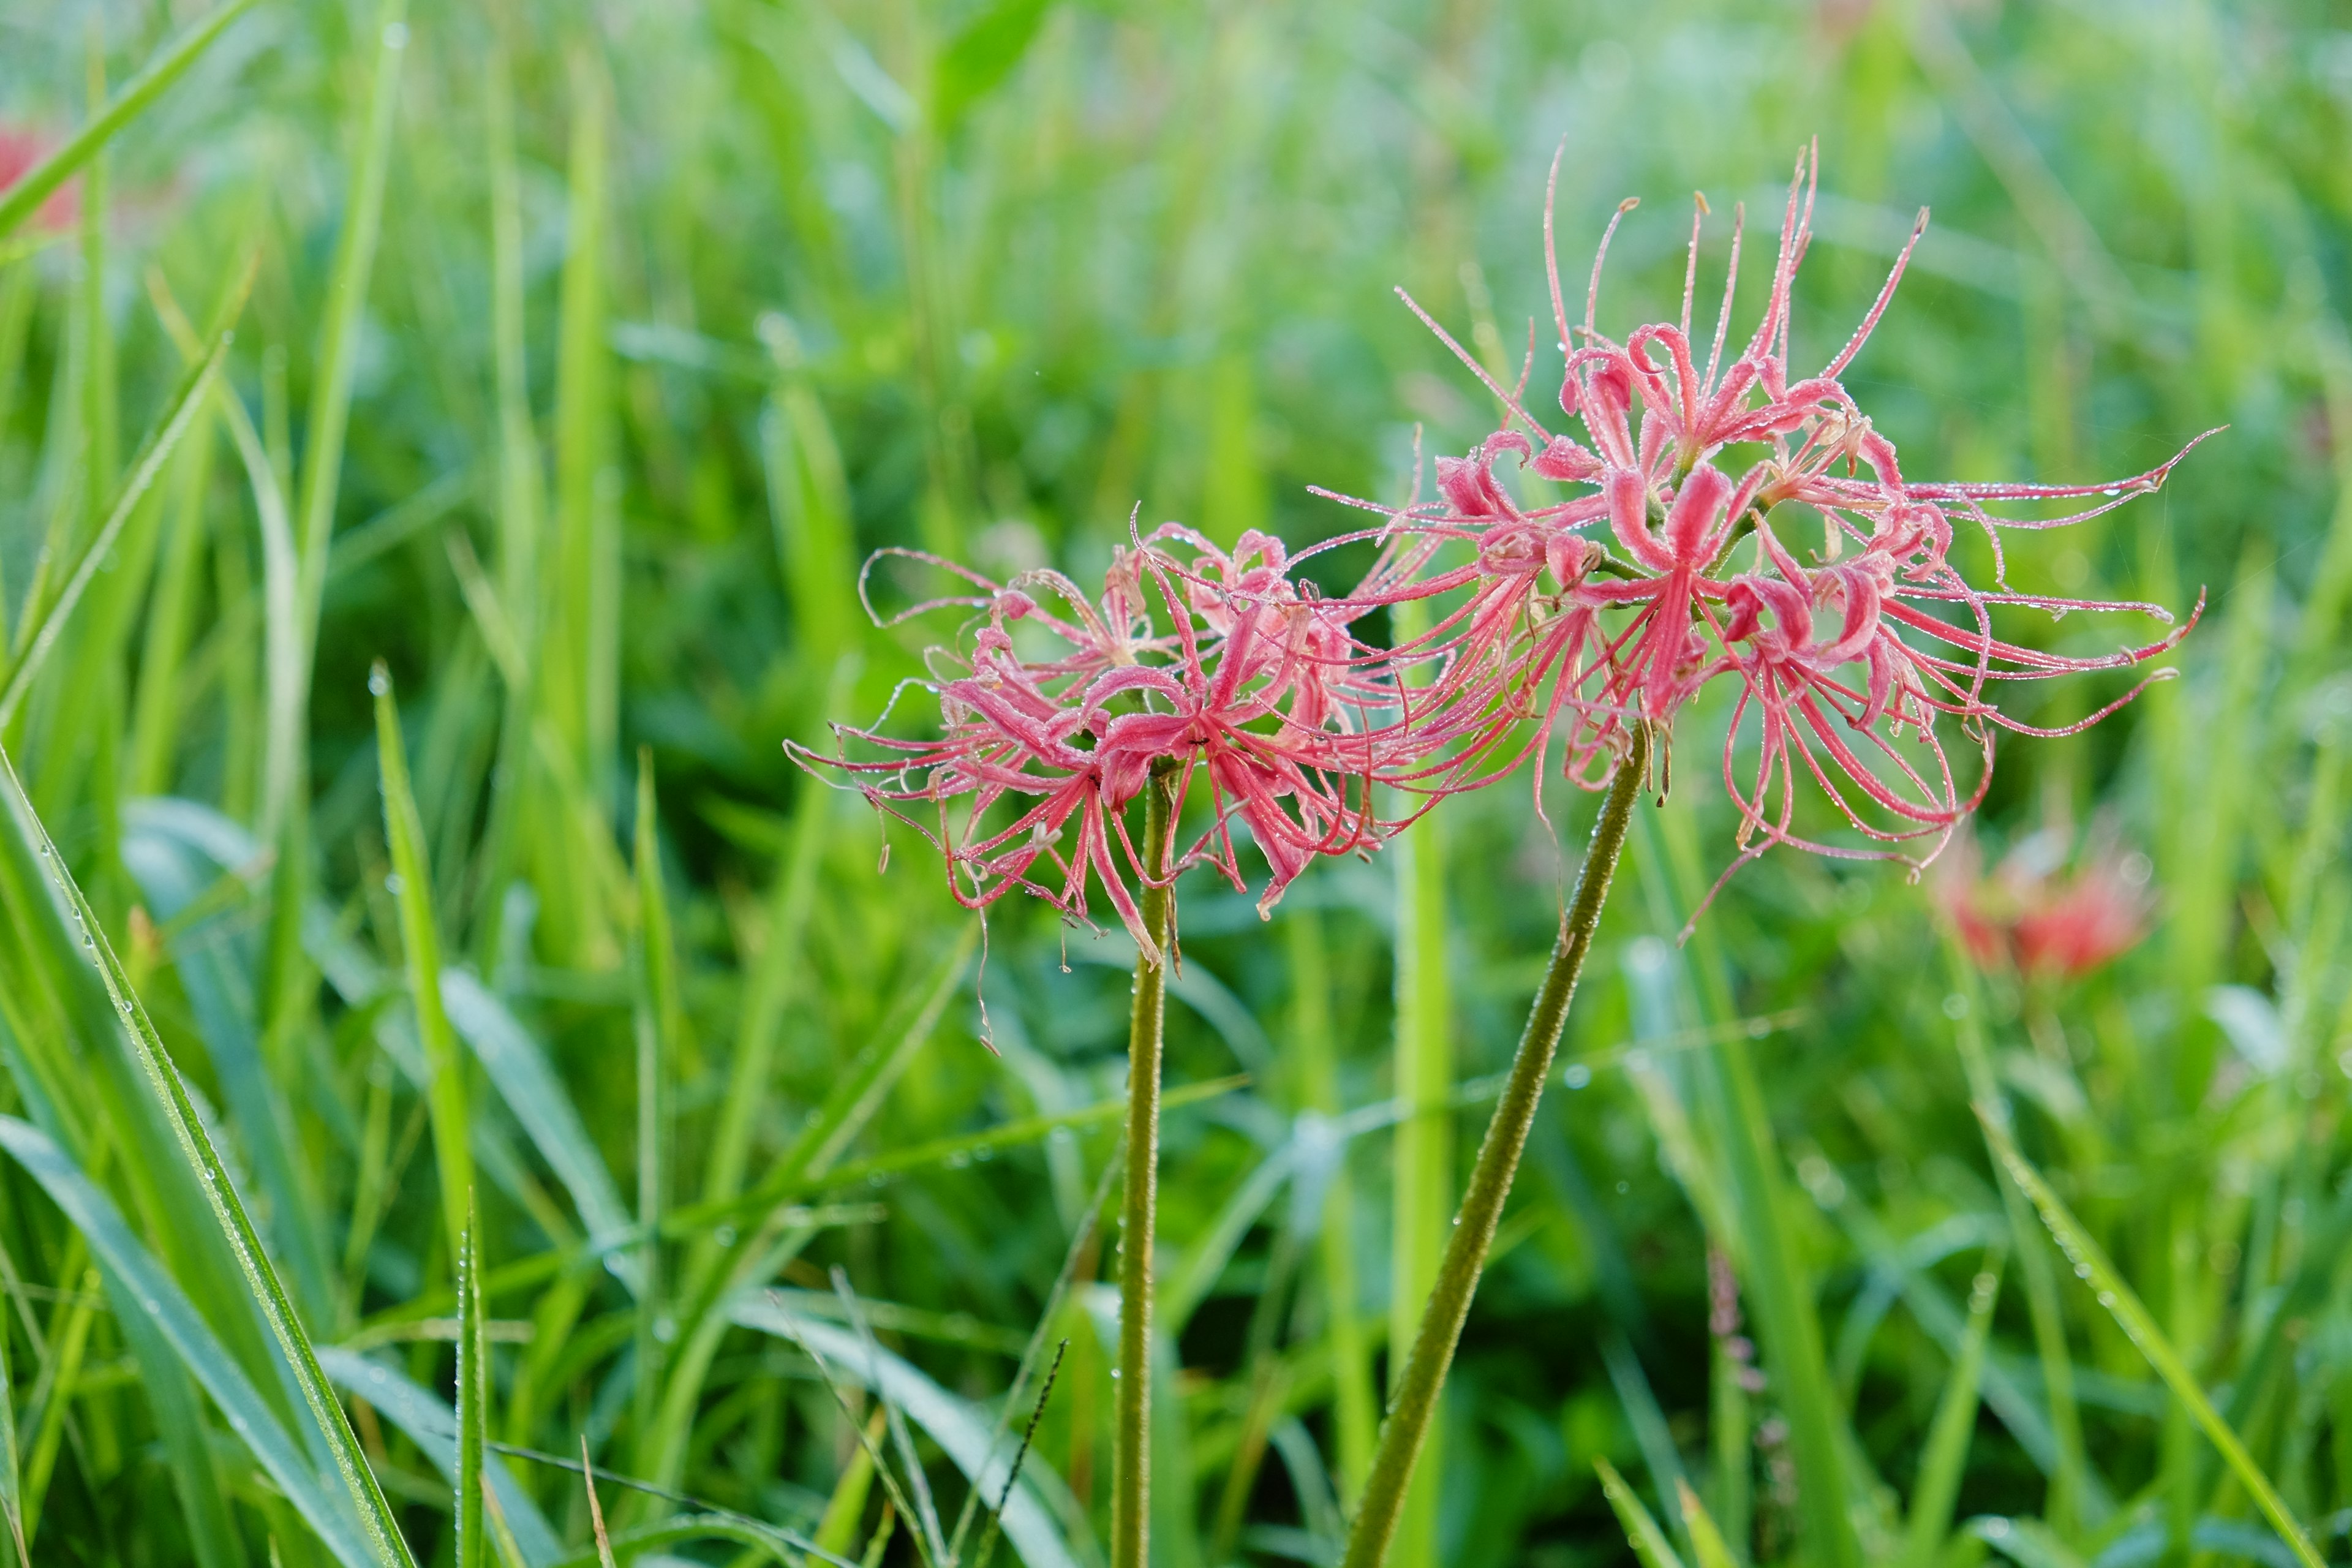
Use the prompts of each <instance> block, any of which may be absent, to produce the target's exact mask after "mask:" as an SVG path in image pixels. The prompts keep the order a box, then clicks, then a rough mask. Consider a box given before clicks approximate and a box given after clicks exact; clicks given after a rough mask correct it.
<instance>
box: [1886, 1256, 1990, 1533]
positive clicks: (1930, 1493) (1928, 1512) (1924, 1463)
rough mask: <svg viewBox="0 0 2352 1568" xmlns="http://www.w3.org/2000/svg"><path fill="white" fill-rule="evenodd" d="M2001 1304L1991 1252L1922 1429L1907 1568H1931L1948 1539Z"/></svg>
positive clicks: (1908, 1526) (1908, 1530) (1909, 1522)
mask: <svg viewBox="0 0 2352 1568" xmlns="http://www.w3.org/2000/svg"><path fill="white" fill-rule="evenodd" d="M1997 1300H2000V1254H1999V1253H1997V1252H1996V1253H1993V1254H1991V1255H1990V1256H1988V1257H1987V1258H1985V1260H1984V1267H1983V1268H1979V1270H1978V1271H1977V1277H1976V1282H1975V1288H1974V1289H1971V1290H1970V1291H1969V1325H1968V1327H1967V1329H1965V1330H1964V1331H1962V1333H1961V1337H1960V1350H1959V1353H1958V1355H1956V1356H1954V1357H1953V1358H1952V1371H1951V1375H1950V1376H1948V1378H1946V1379H1945V1382H1944V1392H1943V1394H1942V1395H1941V1396H1940V1397H1939V1398H1938V1399H1937V1402H1936V1414H1935V1416H1934V1418H1933V1419H1932V1420H1931V1421H1930V1422H1929V1423H1928V1425H1927V1446H1926V1447H1924V1448H1922V1449H1921V1450H1920V1454H1919V1480H1918V1484H1917V1485H1916V1486H1915V1487H1913V1488H1912V1490H1911V1513H1910V1518H1909V1519H1908V1520H1907V1521H1906V1524H1905V1527H1904V1532H1903V1561H1904V1563H1906V1564H1907V1565H1908V1568H1931V1565H1932V1564H1933V1563H1934V1562H1935V1560H1936V1553H1937V1552H1938V1551H1939V1550H1941V1549H1942V1547H1943V1544H1944V1538H1945V1537H1946V1536H1947V1535H1948V1534H1950V1533H1951V1529H1952V1504H1953V1501H1954V1500H1956V1499H1957V1498H1958V1496H1959V1495H1960V1475H1961V1472H1962V1470H1963V1469H1964V1468H1966V1466H1967V1464H1968V1461H1969V1439H1970V1438H1972V1437H1973V1436H1976V1425H1977V1407H1978V1405H1979V1400H1980V1397H1981V1388H1982V1384H1983V1380H1984V1363H1985V1342H1986V1340H1987V1339H1988V1337H1990V1333H1991V1331H1992V1309H1993V1303H1994V1302H1995V1301H1997Z"/></svg>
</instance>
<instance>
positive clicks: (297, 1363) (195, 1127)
mask: <svg viewBox="0 0 2352 1568" xmlns="http://www.w3.org/2000/svg"><path fill="white" fill-rule="evenodd" d="M0 834H5V835H6V836H7V837H9V838H10V839H12V840H14V847H15V848H16V850H17V851H18V852H19V853H21V852H23V851H24V850H26V849H29V850H30V851H31V852H32V854H33V856H34V857H36V858H37V859H38V860H39V862H40V864H41V866H42V868H43V869H44V872H45V874H46V875H47V879H48V883H49V888H50V892H51V896H52V897H53V898H55V899H56V900H57V901H58V903H59V904H60V905H61V906H63V907H64V908H65V909H66V910H68V912H69V913H70V914H71V916H72V918H73V920H74V921H76V922H77V923H78V924H79V926H80V927H81V929H82V931H83V934H84V936H85V937H86V938H87V939H88V942H89V953H90V956H91V962H93V963H95V965H96V966H97V968H98V971H99V977H100V980H101V981H102V982H103V984H104V986H105V989H106V992H107V994H108V996H109V998H110V1000H111V1002H112V1003H113V1005H114V1007H115V1010H116V1011H117V1012H118V1013H119V1014H121V1018H122V1035H123V1038H124V1040H125V1041H126V1043H127V1044H128V1045H129V1046H130V1047H131V1055H132V1056H133V1057H134V1058H136V1060H137V1062H138V1064H139V1066H140V1068H142V1071H143V1072H144V1074H145V1077H146V1079H147V1083H148V1085H149V1087H150V1088H151V1089H152V1091H153V1093H154V1095H155V1099H156V1101H157V1102H158V1105H159V1108H160V1109H161V1110H162V1111H163V1115H164V1118H165V1120H166V1121H167V1122H168V1123H169V1125H170V1128H171V1131H172V1133H173V1139H174V1142H176V1144H177V1146H178V1148H179V1152H180V1154H181V1157H182V1158H183V1159H184V1161H185V1162H186V1163H187V1166H188V1168H189V1170H190V1171H191V1172H192V1173H194V1176H195V1178H196V1179H197V1181H198V1183H199V1184H201V1185H202V1187H203V1190H204V1194H205V1200H206V1202H207V1204H208V1205H209V1206H210V1209H211V1211H212V1215H213V1219H214V1222H215V1224H216V1225H217V1226H218V1227H219V1229H220V1232H221V1234H222V1236H223V1237H224V1238H225V1239H226V1241H227V1243H228V1245H229V1247H230V1250H231V1251H232V1252H234V1254H235V1255H236V1262H237V1266H238V1268H239V1270H240V1272H241V1274H242V1275H243V1279H244V1283H245V1286H246V1289H247V1291H248V1292H249V1293H250V1295H251V1298H252V1300H253V1304H254V1306H255V1307H256V1308H257V1310H259V1312H260V1314H261V1316H262V1318H263V1320H264V1321H266V1322H267V1324H268V1329H269V1333H270V1336H271V1338H272V1339H273V1340H274V1341H275V1342H276V1344H277V1346H278V1354H279V1356H280V1358H281V1359H282V1361H283V1363H284V1367H285V1370H286V1372H287V1373H289V1375H290V1377H291V1378H292V1380H293V1382H294V1383H295V1384H296V1385H297V1386H298V1387H299V1390H300V1392H301V1394H302V1398H303V1401H304V1403H305V1404H306V1405H309V1406H310V1414H311V1417H312V1419H314V1420H315V1421H316V1422H317V1423H318V1426H319V1431H320V1436H322V1438H323V1439H324V1440H325V1442H326V1444H327V1446H328V1448H329V1451H330V1452H331V1455H332V1457H333V1458H334V1461H335V1466H336V1468H337V1470H338V1471H339V1472H340V1474H341V1480H342V1483H343V1486H344V1488H345V1489H347V1490H348V1491H349V1492H350V1494H351V1497H352V1502H353V1504H354V1505H355V1507H356V1508H357V1510H358V1513H359V1521H360V1524H361V1527H362V1530H363V1531H364V1532H365V1534H364V1539H365V1541H366V1543H367V1548H368V1555H369V1556H371V1557H372V1558H373V1560H374V1561H376V1562H379V1563H383V1564H385V1565H386V1568H415V1564H414V1563H413V1560H412V1559H411V1558H410V1556H409V1553H408V1546H407V1543H406V1542H404V1541H403V1540H402V1539H401V1536H400V1531H399V1527H398V1525H397V1523H396V1522H395V1521H394V1517H393V1513H392V1506H391V1504H390V1503H389V1502H388V1501H387V1500H385V1498H384V1494H383V1488H382V1487H381V1486H379V1485H378V1484H377V1482H376V1479H375V1476H374V1473H373V1471H372V1470H370V1469H369V1468H368V1467H367V1461H366V1459H365V1458H363V1457H362V1455H361V1453H360V1449H359V1441H358V1439H357V1438H356V1437H355V1436H353V1435H352V1428H351V1424H350V1422H349V1421H348V1420H346V1419H345V1417H344V1415H343V1412H342V1408H341V1405H337V1404H336V1402H335V1399H334V1394H333V1392H332V1390H331V1389H330V1388H329V1387H328V1385H327V1380H326V1374H325V1373H322V1372H320V1369H319V1363H318V1358H317V1357H316V1356H315V1355H314V1354H312V1352H311V1349H310V1334H309V1332H308V1331H306V1330H305V1329H304V1328H303V1326H302V1320H301V1317H300V1314H299V1313H298V1312H297V1311H296V1310H295V1308H294V1303H293V1301H292V1300H291V1299H290V1298H289V1296H288V1295H287V1293H286V1288H285V1286H284V1284H283V1283H282V1282H281V1281H280V1280H279V1279H278V1270H277V1268H275V1266H273V1265H272V1264H271V1262H270V1261H269V1256H268V1251H267V1250H266V1249H265V1248H264V1247H263V1246H262V1242H261V1237H260V1234H259V1232H257V1230H256V1229H255V1228H254V1225H253V1221H252V1219H251V1217H250V1216H249V1215H247V1213H246V1210H245V1204H244V1201H243V1199H241V1198H240V1197H239V1196H238V1195H237V1193H236V1188H235V1186H234V1185H232V1184H231V1183H230V1180H229V1174H228V1169H227V1167H226V1165H225V1164H224V1163H222V1161H221V1157H220V1152H219V1151H218V1150H217V1149H215V1147H214V1146H213V1142H212V1137H211V1135H210V1134H209V1133H208V1132H206V1131H205V1127H204V1124H203V1122H202V1121H200V1120H199V1119H198V1117H197V1114H196V1109H195V1104H194V1101H193V1100H191V1099H190V1098H189V1096H188V1091H187V1089H186V1087H185V1086H184V1085H183V1084H182V1083H181V1081H180V1076H179V1071H178V1069H177V1068H175V1067H174V1066H173V1063H172V1060H171V1058H170V1057H169V1056H168V1055H167V1054H166V1053H165V1051H164V1048H163V1038H162V1037H161V1036H159V1035H158V1034H157V1033H156V1032H155V1026H154V1024H153V1022H152V1020H151V1019H150V1018H149V1017H148V1016H147V1010H146V1009H145V1007H143V1006H142V1005H141V1004H140V1002H139V999H138V997H137V995H136V994H133V992H132V990H131V980H130V976H129V975H128V974H127V973H125V972H124V970H123V968H122V963H121V960H120V959H119V958H117V957H116V956H115V952H114V946H113V943H112V942H110V940H109V939H108V937H107V935H106V932H105V931H104V929H103V928H102V927H101V926H100V924H99V921H98V918H97V915H96V913H95V911H93V910H91V909H90V908H89V904H88V902H87V901H86V900H84V899H83V898H82V894H81V889H79V888H78V887H76V886H75V885H74V881H73V879H72V878H71V877H70V876H69V875H68V873H67V871H66V869H65V865H64V862H63V861H62V860H61V859H60V858H58V853H57V849H56V847H54V846H53V845H52V844H51V843H50V842H49V838H48V834H47V831H46V830H45V829H43V827H42V826H41V824H40V821H39V819H38V818H37V817H36V816H34V814H33V809H32V803H31V802H30V801H29V800H27V799H26V796H25V792H24V786H23V785H22V784H20V783H19V782H18V781H17V778H16V768H15V766H14V765H13V764H12V763H10V762H9V761H8V759H7V756H6V753H5V752H0ZM190 1370H191V1371H192V1372H195V1373H198V1375H199V1376H200V1377H201V1376H202V1375H203V1374H204V1370H205V1369H204V1368H202V1367H201V1366H197V1365H194V1364H192V1365H191V1367H190Z"/></svg>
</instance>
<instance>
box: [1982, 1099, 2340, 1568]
mask: <svg viewBox="0 0 2352 1568" xmlns="http://www.w3.org/2000/svg"><path fill="white" fill-rule="evenodd" d="M1979 1117H1980V1118H1981V1119H1982V1120H1983V1121H1984V1125H1985V1131H1986V1134H1987V1135H1988V1137H1990V1140H1991V1142H1992V1145H1993V1150H1994V1152H1995V1153H1996V1154H1997V1155H1999V1157H2000V1162H2001V1163H2002V1164H2003V1166H2005V1167H2006V1168H2007V1169H2008V1171H2009V1173H2010V1174H2011V1177H2013V1178H2014V1179H2015V1180H2016V1182H2017V1184H2018V1185H2019V1186H2020V1187H2021V1188H2023V1189H2024V1191H2025V1195H2026V1196H2027V1197H2028V1198H2031V1199H2032V1202H2033V1206H2034V1208H2035V1209H2036V1210H2037V1211H2038V1212H2039V1213H2040V1214H2041V1215H2042V1224H2043V1225H2045V1226H2049V1227H2050V1234H2051V1235H2052V1236H2053V1237H2055V1238H2056V1240H2057V1242H2058V1247H2059V1249H2060V1250H2061V1251H2063V1252H2064V1253H2065V1255H2066V1257H2067V1258H2068V1260H2069V1261H2071V1262H2072V1263H2073V1264H2074V1271H2075V1274H2076V1275H2077V1277H2079V1278H2080V1279H2083V1280H2084V1282H2085V1283H2086V1284H2088V1285H2089V1286H2090V1288H2091V1289H2092V1290H2093V1291H2094V1292H2095V1294H2096V1296H2097V1298H2098V1302H2099V1305H2100V1306H2102V1307H2105V1309H2106V1310H2107V1311H2108V1312H2109V1313H2110V1314H2111V1315H2112V1316H2113V1317H2114V1318H2115V1320H2116V1323H2117V1325H2118V1326H2120V1327H2121V1328H2122V1329H2123V1331H2124V1332H2125V1334H2126V1336H2128V1337H2129V1338H2130V1340H2131V1342H2132V1343H2133V1344H2134V1345H2135V1346H2137V1348H2138V1350H2139V1352H2140V1354H2142V1355H2144V1356H2146V1357H2147V1363H2148V1365H2149V1366H2150V1367H2152V1368H2154V1369H2155V1371H2156V1374H2157V1376H2158V1377H2160V1378H2162V1379H2163V1380H2164V1384H2165V1386H2166V1387H2168V1388H2169V1389H2170V1390H2171V1391H2172V1394H2173V1397H2174V1398H2176V1399H2178V1400H2179V1401H2180V1403H2181V1405H2183V1406H2184V1407H2186V1408H2187V1410H2188V1412H2189V1415H2190V1416H2191V1417H2192V1418H2193V1419H2194V1420H2195V1421H2196V1423H2197V1425H2198V1426H2200V1428H2201V1429H2202V1430H2203V1431H2204V1433H2205V1436H2206V1438H2207V1440H2208V1441H2210V1443H2211V1444H2212V1445H2213V1447H2215V1448H2216V1449H2217V1450H2219V1451H2220V1453H2221V1458H2222V1459H2223V1461H2224V1462H2225V1463H2227V1464H2228V1466H2229V1467H2230V1469H2231V1473H2232V1474H2234V1475H2235V1476H2236V1477H2237V1478H2238V1481H2239V1484H2240V1485H2242V1486H2243V1487H2244V1488H2245V1489H2246V1491H2247V1493H2248V1494H2249V1495H2250V1496H2252V1498H2253V1500H2254V1503H2255V1506H2256V1507H2258V1508H2260V1509H2261V1510H2262V1511H2263V1518H2265V1519H2267V1520H2268V1521H2270V1523H2271V1528H2272V1529H2273V1530H2275V1531H2278V1535H2279V1539H2280V1540H2281V1541H2284V1542H2285V1543H2286V1546H2287V1549H2288V1550H2289V1551H2291V1552H2294V1554H2295V1558H2296V1560H2297V1561H2299V1562H2301V1563H2304V1564H2305V1568H2323V1562H2322V1559H2321V1557H2320V1555H2319V1552H2318V1551H2317V1549H2316V1548H2315V1547H2314V1546H2313V1545H2312V1543H2311V1538H2310V1536H2309V1535H2307V1534H2306V1533H2305V1531H2304V1528H2303V1525H2302V1523H2301V1522H2300V1521H2297V1520H2296V1519H2295V1517H2294V1513H2293V1512H2292V1511H2291V1510H2289V1509H2288V1508H2287V1506H2286V1500H2284V1498H2282V1497H2280V1496H2279V1494H2278V1489H2277V1488H2276V1487H2274V1486H2273V1485H2272V1484H2271V1480H2270V1478H2269V1477H2268V1476H2266V1475H2264V1474H2263V1470H2262V1467H2261V1466H2259V1465H2257V1464H2255V1463H2254V1458H2253V1456H2252V1454H2249V1453H2248V1452H2246V1446H2245V1444H2244V1443H2243V1442H2242V1441H2241V1440H2240V1438H2239V1436H2238V1434H2237V1432H2236V1431H2235V1430H2234V1429H2233V1428H2232V1427H2231V1426H2230V1424H2229V1423H2228V1422H2227V1421H2224V1420H2223V1419H2222V1418H2221V1412H2220V1411H2218V1410H2216V1409H2214V1408H2213V1402H2212V1401H2211V1400H2210V1399H2209V1398H2207V1397H2206V1395H2205V1390H2204V1389H2203V1388H2202V1387H2200V1385H2199V1384H2198V1382H2197V1377H2196V1374H2195V1373H2192V1372H2190V1371H2189V1366H2188V1363H2185V1362H2183V1361H2182V1360H2181V1359H2180V1353H2179V1352H2178V1351H2177V1350H2175V1349H2174V1348H2173V1345H2172V1342H2171V1341H2170V1340H2169V1339H2168V1338H2167V1337H2166V1336H2165V1333H2164V1331H2163V1330H2161V1329H2159V1328H2158V1327H2157V1324H2156V1320H2155V1318H2153V1317H2152V1316H2150V1315H2149V1313H2148V1310H2147V1308H2146V1307H2145V1306H2143V1305H2141V1304H2140V1299H2139V1297H2138V1296H2137V1294H2136V1293H2135V1292H2134V1291H2133V1290H2132V1288H2131V1287H2130V1285H2128V1284H2126V1282H2125V1280H2124V1277H2123V1276H2122V1275H2121V1274H2119V1273H2118V1272H2116V1266H2115V1265H2114V1264H2113V1263H2112V1262H2110V1261H2108V1258H2107V1255H2106V1253H2105V1250H2104V1249H2103V1248H2101V1247H2100V1246H2099V1244H2098V1243H2097V1242H2096V1241H2095V1240H2094V1239H2092V1237H2091V1233H2090V1232H2089V1231H2087V1230H2085V1229H2084V1228H2083V1226H2082V1223H2081V1222H2080V1221H2078V1220H2077V1219H2075V1217H2074V1215H2073V1214H2072V1213H2071V1212H2070V1211H2069V1210H2068V1209H2067V1207H2066V1205H2064V1204H2063V1203H2062V1202H2061V1201H2059V1197H2058V1194H2056V1193H2055V1192H2054V1191H2053V1190H2052V1189H2051V1186H2050V1184H2049V1183H2047V1182H2045V1181H2043V1180H2042V1173H2041V1172H2039V1171H2037V1170H2035V1169H2034V1168H2033V1165H2032V1162H2030V1161H2028V1160H2027V1159H2026V1157H2025V1156H2024V1154H2023V1153H2021V1152H2019V1150H2018V1147H2017V1143H2016V1141H2015V1140H2014V1139H2012V1138H2011V1136H2010V1131H2009V1129H2008V1128H2006V1127H2004V1126H2001V1125H2000V1123H1999V1122H1997V1121H1994V1120H1993V1119H1992V1118H1991V1117H1990V1116H1988V1115H1984V1113H1983V1112H1982V1111H1981V1110H1979Z"/></svg>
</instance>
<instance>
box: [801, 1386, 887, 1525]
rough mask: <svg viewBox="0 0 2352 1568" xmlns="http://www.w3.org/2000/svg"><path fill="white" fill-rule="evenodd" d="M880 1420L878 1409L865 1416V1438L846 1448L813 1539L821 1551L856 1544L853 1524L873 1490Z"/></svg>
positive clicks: (862, 1514)
mask: <svg viewBox="0 0 2352 1568" xmlns="http://www.w3.org/2000/svg"><path fill="white" fill-rule="evenodd" d="M882 1422H883V1415H882V1412H881V1411H880V1410H879V1409H877V1410H876V1411H875V1412H874V1414H873V1415H871V1416H869V1417H868V1418H867V1420H866V1436H865V1437H864V1438H863V1439H861V1440H860V1441H859V1442H857V1443H856V1444H855V1445H853V1446H852V1447H851V1448H850V1450H849V1460H848V1462H847V1463H846V1464H845V1465H843V1466H842V1467H841V1475H840V1477H839V1479H836V1480H835V1482H834V1483H833V1491H832V1494H831V1495H830V1496H828V1497H827V1498H826V1499H825V1500H824V1513H823V1514H822V1515H820V1516H819V1517H818V1519H817V1524H816V1533H815V1535H814V1538H813V1539H814V1541H815V1542H816V1543H817V1545H818V1546H819V1547H821V1548H823V1549H824V1551H827V1552H847V1551H850V1550H851V1549H853V1548H854V1547H856V1544H857V1527H858V1525H859V1524H861V1523H863V1522H864V1521H865V1518H866V1498H867V1496H868V1495H869V1494H870V1493H871V1492H872V1490H873V1489H874V1449H875V1445H876V1444H877V1443H878V1442H879V1441H881V1438H882Z"/></svg>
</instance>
